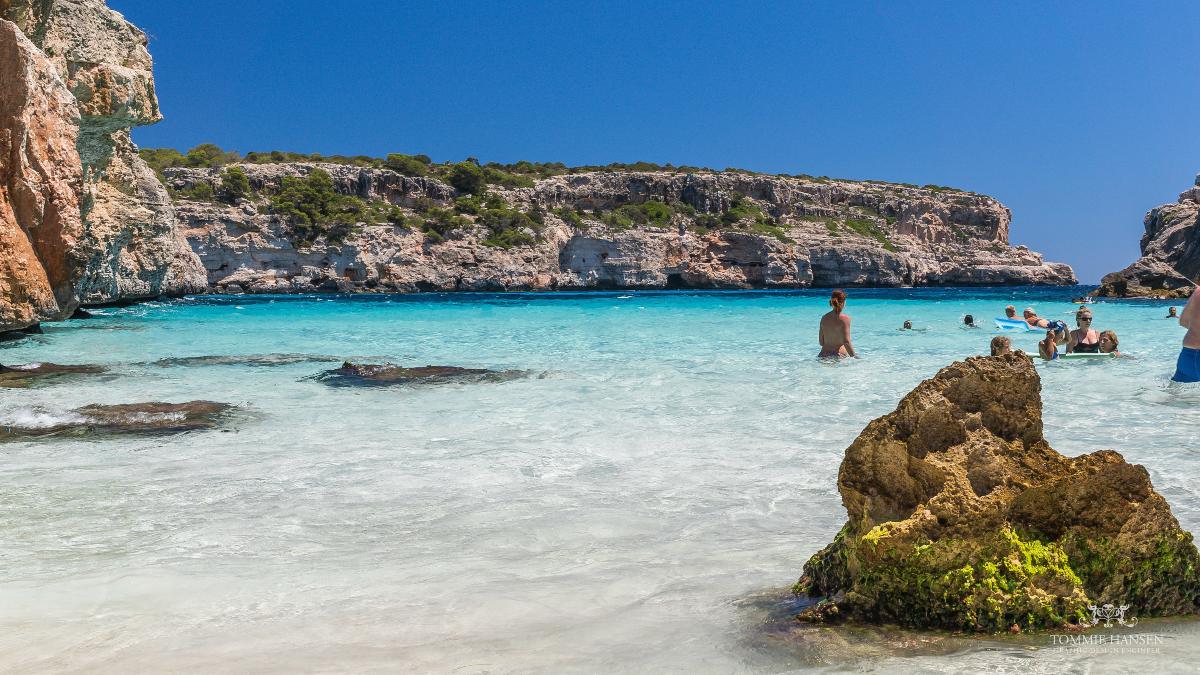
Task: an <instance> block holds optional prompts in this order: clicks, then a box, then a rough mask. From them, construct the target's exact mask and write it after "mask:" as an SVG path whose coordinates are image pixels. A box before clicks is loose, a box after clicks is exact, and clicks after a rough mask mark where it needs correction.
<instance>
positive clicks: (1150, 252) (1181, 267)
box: [1097, 176, 1200, 298]
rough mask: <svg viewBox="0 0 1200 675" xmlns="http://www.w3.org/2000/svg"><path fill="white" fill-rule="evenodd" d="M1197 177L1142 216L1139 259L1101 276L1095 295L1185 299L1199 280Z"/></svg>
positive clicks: (1199, 185) (1199, 199)
mask: <svg viewBox="0 0 1200 675" xmlns="http://www.w3.org/2000/svg"><path fill="white" fill-rule="evenodd" d="M1198 225H1200V176H1196V182H1195V185H1194V186H1193V187H1191V188H1189V189H1188V190H1185V191H1184V192H1183V193H1182V194H1180V195H1179V199H1178V201H1176V202H1175V203H1174V204H1164V205H1162V206H1159V207H1157V208H1154V209H1150V212H1149V213H1147V214H1146V219H1145V227H1146V233H1145V234H1143V235H1142V243H1141V246H1142V257H1141V258H1139V259H1137V260H1136V261H1135V262H1134V263H1133V264H1132V265H1130V266H1129V267H1126V268H1125V269H1123V270H1121V271H1120V272H1113V273H1112V274H1107V275H1105V277H1104V279H1102V280H1101V281H1100V289H1099V290H1098V291H1097V295H1103V296H1109V297H1159V298H1186V297H1188V295H1189V294H1190V293H1191V292H1192V288H1193V287H1194V283H1193V281H1192V280H1193V279H1197V278H1200V227H1198Z"/></svg>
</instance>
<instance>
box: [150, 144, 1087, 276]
mask: <svg viewBox="0 0 1200 675" xmlns="http://www.w3.org/2000/svg"><path fill="white" fill-rule="evenodd" d="M239 168H241V169H242V170H243V171H244V172H245V173H246V175H247V176H248V178H249V183H250V186H251V188H252V190H253V193H252V194H251V195H250V196H249V198H247V199H242V200H238V201H237V203H236V205H234V204H223V203H218V202H215V201H211V200H210V201H197V200H194V199H181V200H179V201H177V202H176V212H177V215H178V218H179V221H180V226H181V227H182V228H183V230H184V232H185V233H186V236H187V239H188V241H189V242H191V244H192V247H193V249H194V250H195V251H196V252H197V253H198V254H199V255H200V258H201V260H202V261H203V263H204V266H205V269H206V270H207V272H208V284H209V288H210V289H212V290H213V291H215V292H223V291H232V292H242V291H244V292H311V291H320V290H339V291H356V290H374V291H417V290H447V291H449V290H531V289H581V288H799V287H807V286H908V285H912V286H918V285H1002V284H1071V283H1074V282H1075V276H1074V274H1073V273H1072V271H1071V268H1070V267H1068V266H1067V265H1063V264H1059V263H1046V262H1044V261H1043V260H1042V257H1041V256H1040V255H1038V254H1037V253H1034V252H1032V251H1029V250H1028V249H1026V248H1025V247H1015V248H1014V247H1011V246H1010V245H1009V244H1008V227H1009V221H1010V218H1011V216H1010V213H1009V211H1008V209H1007V208H1005V207H1004V206H1003V205H1002V204H1000V203H999V202H997V201H996V200H995V199H992V198H991V197H987V196H984V195H978V194H973V193H968V192H961V191H955V190H949V189H942V188H936V189H935V188H917V187H910V186H902V185H896V184H888V183H872V182H853V181H840V180H828V179H808V178H798V177H785V176H770V175H762V174H750V173H744V172H733V171H726V172H695V173H682V172H672V171H653V172H635V171H602V172H591V173H574V174H566V175H557V176H551V177H548V178H541V179H538V180H536V181H534V183H533V186H532V187H517V188H501V187H495V186H490V187H489V194H491V195H493V196H494V198H498V199H499V200H501V201H502V202H503V208H511V209H514V210H516V211H519V212H522V213H526V214H531V215H533V214H536V215H537V217H538V219H539V223H538V224H537V225H536V226H533V227H528V228H526V230H525V231H524V232H523V235H522V236H523V237H524V239H523V240H522V241H521V243H519V244H517V245H508V247H502V246H496V245H488V243H487V241H488V237H487V235H488V231H487V229H486V228H484V227H482V226H481V224H480V222H481V221H480V219H479V218H478V217H475V216H472V215H470V212H469V210H467V211H460V213H463V214H464V215H463V216H462V218H461V220H462V223H461V224H460V225H459V226H457V227H455V228H454V229H453V231H451V232H449V233H448V236H445V237H440V236H439V237H436V238H431V237H429V236H427V234H426V232H423V231H422V229H421V228H420V227H418V226H414V225H412V224H411V223H412V222H417V223H419V222H420V221H421V218H422V214H423V213H428V212H430V210H431V209H432V210H434V211H436V210H437V209H438V208H442V207H452V208H453V207H456V202H455V201H454V199H455V198H456V197H462V196H463V195H462V194H460V193H458V192H456V191H455V190H454V189H453V188H451V187H450V186H449V185H447V184H445V183H443V182H441V181H440V180H437V179H435V178H430V177H420V178H411V177H406V176H402V175H400V174H397V173H394V172H392V171H389V170H386V169H376V168H359V167H353V166H345V165H338V164H310V163H292V164H285V163H281V164H243V165H239ZM317 169H320V170H322V171H326V172H328V173H329V174H330V175H331V176H332V178H333V183H334V185H335V187H336V189H337V190H338V191H340V192H341V193H343V194H350V195H355V196H356V197H358V198H361V199H362V200H365V201H366V202H369V203H378V204H384V205H395V206H398V207H400V208H401V209H402V210H403V211H404V212H405V213H407V214H409V218H408V221H406V222H405V223H397V224H390V223H389V224H383V223H374V224H371V223H364V224H363V226H362V227H360V228H359V229H358V230H357V231H355V232H353V233H352V234H350V236H348V237H346V238H345V239H344V241H341V242H336V243H331V242H329V241H327V240H324V239H318V240H316V241H315V242H310V243H307V244H303V245H301V244H298V243H297V242H296V237H295V233H294V232H293V231H292V229H291V227H290V224H289V223H288V222H286V221H285V220H283V219H280V218H279V217H277V216H275V215H273V214H272V213H271V210H270V208H269V197H270V196H271V195H272V194H274V193H276V192H278V191H279V189H280V185H281V182H282V181H283V179H284V178H285V177H289V176H305V175H309V174H311V173H312V172H313V171H314V170H317ZM165 174H166V177H167V183H168V185H169V186H170V187H171V189H172V190H173V191H174V193H175V194H177V195H189V194H196V193H197V189H196V188H197V187H198V186H202V187H203V188H204V189H203V190H202V193H203V194H213V193H214V192H216V193H219V192H220V190H221V182H222V178H221V176H222V171H221V170H220V169H182V168H174V169H167V170H166V172H165ZM650 202H657V203H659V204H663V205H666V206H667V207H670V208H665V209H664V211H665V212H667V213H669V214H670V215H669V217H666V216H664V217H663V218H662V219H661V220H660V221H658V222H654V223H641V224H638V223H632V224H631V223H622V222H620V221H619V220H614V219H612V218H609V217H608V216H609V215H610V214H612V213H614V212H617V211H619V209H621V208H622V207H626V206H628V205H645V204H647V203H650Z"/></svg>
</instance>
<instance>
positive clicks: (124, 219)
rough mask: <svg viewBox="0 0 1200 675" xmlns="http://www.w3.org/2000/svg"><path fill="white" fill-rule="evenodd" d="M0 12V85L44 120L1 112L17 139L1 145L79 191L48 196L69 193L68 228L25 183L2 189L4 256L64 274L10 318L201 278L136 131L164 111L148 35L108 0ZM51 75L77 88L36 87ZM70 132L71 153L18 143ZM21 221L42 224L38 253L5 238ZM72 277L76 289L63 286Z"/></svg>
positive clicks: (44, 314) (43, 1)
mask: <svg viewBox="0 0 1200 675" xmlns="http://www.w3.org/2000/svg"><path fill="white" fill-rule="evenodd" d="M0 17H3V19H6V20H7V21H4V24H5V26H6V30H5V32H4V33H3V34H2V35H0V39H2V40H3V44H2V45H0V48H2V49H3V52H4V54H5V57H4V58H5V63H4V64H3V66H2V68H3V73H4V79H3V80H2V81H0V91H3V92H4V101H5V103H6V104H7V105H16V106H24V107H25V108H26V109H28V114H27V115H26V117H27V118H36V119H37V120H40V122H38V123H36V124H24V125H23V126H22V123H20V122H15V123H14V122H13V121H12V120H13V118H11V117H8V118H6V119H5V120H4V121H3V122H0V124H3V125H4V126H5V127H6V128H7V131H8V135H7V137H6V138H7V139H8V140H7V142H6V145H8V146H11V148H16V150H12V149H9V148H5V149H6V150H8V151H9V152H10V153H12V152H15V153H16V154H15V155H13V156H14V157H16V158H17V160H18V162H24V163H26V164H28V165H30V166H33V165H37V166H39V167H40V168H39V169H38V170H40V171H41V172H43V173H45V174H51V173H61V174H63V175H68V174H70V178H69V179H68V180H67V182H66V183H61V185H66V184H67V183H70V184H71V185H72V186H73V187H72V189H71V192H73V197H70V198H69V197H67V196H66V195H65V193H64V192H63V190H59V191H58V192H57V193H56V194H55V199H51V200H49V201H48V203H53V204H55V205H56V206H55V211H54V213H58V212H59V211H61V210H63V209H65V208H66V207H65V206H63V207H62V208H59V207H58V206H57V205H65V204H67V203H68V202H70V201H72V200H73V201H74V203H75V208H76V210H77V211H78V215H76V216H73V217H71V218H69V223H68V227H67V230H66V231H64V232H62V233H61V234H55V232H54V230H55V229H62V228H61V226H60V225H58V224H57V223H56V222H54V221H51V223H50V225H49V226H47V223H46V222H45V220H46V218H47V217H48V216H47V214H46V213H45V212H44V211H39V210H36V209H34V210H30V209H28V208H15V207H14V204H15V202H14V201H12V200H15V199H18V198H20V196H19V194H18V192H19V190H14V189H13V188H11V186H10V189H9V192H8V194H6V195H5V196H4V197H3V200H2V201H4V202H6V205H5V207H4V208H7V209H8V210H11V211H12V212H13V213H14V217H13V220H12V221H11V222H10V223H8V224H6V229H8V233H7V234H6V235H4V239H3V240H0V242H5V243H0V245H2V246H5V248H4V250H3V251H0V254H2V257H3V259H4V260H6V261H8V262H7V264H8V265H10V266H16V267H21V268H23V269H26V270H34V268H36V267H41V268H42V271H41V272H40V273H38V272H36V271H31V272H30V274H31V275H32V276H34V277H37V276H45V277H46V278H47V279H48V280H50V281H49V283H50V284H51V285H55V284H57V293H56V297H57V302H56V305H57V306H56V307H55V308H49V307H47V306H46V304H45V302H38V303H33V304H37V305H38V306H39V307H41V309H39V310H37V311H23V312H11V313H10V314H12V319H11V321H9V322H8V323H6V324H5V326H6V327H9V328H11V327H15V326H17V325H21V324H25V325H27V324H29V323H34V322H36V321H38V320H43V319H51V318H58V317H60V316H61V315H62V314H63V313H65V312H69V311H70V308H71V307H72V306H73V305H75V304H78V303H82V304H99V303H108V302H119V301H123V300H132V299H138V298H146V297H154V296H157V295H161V294H178V293H184V292H188V291H195V290H202V289H203V287H204V277H203V272H202V269H201V267H200V264H199V260H198V259H197V258H196V257H195V255H194V254H193V253H192V252H191V250H190V248H189V247H188V246H187V244H186V242H185V241H184V240H183V239H182V238H181V237H180V236H179V235H178V233H177V231H176V229H175V216H174V210H173V208H172V206H171V202H170V199H169V197H168V195H167V193H166V191H165V190H164V189H163V187H162V185H161V184H160V183H159V182H158V181H157V180H156V178H155V176H154V173H153V171H151V170H150V169H149V167H147V166H146V164H145V162H144V161H142V159H141V158H140V157H138V155H137V148H136V147H135V146H134V144H133V142H132V140H131V138H130V129H131V128H132V127H133V126H137V125H141V124H152V123H154V122H156V121H158V120H159V119H161V115H160V113H159V110H158V100H157V98H156V97H155V94H154V82H153V77H152V74H151V59H150V54H149V52H148V51H147V50H146V36H145V35H144V34H143V33H142V32H141V31H140V30H138V29H137V28H136V27H134V26H132V25H131V24H129V23H128V22H126V21H125V20H124V18H123V17H122V16H121V15H120V14H118V13H116V12H114V11H112V10H111V9H109V8H108V7H106V6H105V5H104V3H103V1H102V0H0ZM10 22H11V23H10ZM18 36H20V37H18ZM18 43H20V45H23V46H18ZM27 45H32V46H34V47H35V48H36V49H35V51H36V52H37V56H38V59H37V60H39V62H40V64H39V66H38V67H37V69H35V70H30V69H28V68H22V67H21V66H20V64H21V63H22V62H23V61H24V62H28V61H29V60H30V58H32V57H30V56H29V53H28V49H25V48H24V46H27ZM50 77H52V78H53V79H55V80H57V85H58V90H59V92H60V93H61V92H63V91H65V92H67V93H68V95H69V96H73V98H74V100H73V101H67V100H61V101H56V102H55V103H61V104H62V105H61V106H57V107H56V106H55V105H49V104H48V103H46V102H45V101H42V100H38V99H36V98H31V97H30V96H31V94H32V93H33V91H32V90H33V89H35V87H34V86H33V85H34V84H35V83H37V82H48V80H47V78H50ZM48 88H49V85H48V84H46V85H43V89H48ZM43 98H44V97H43ZM60 98H61V97H60ZM10 102H11V103H10ZM68 104H69V105H68ZM68 127H74V128H71V129H68ZM36 134H43V135H44V134H50V135H52V136H53V138H51V137H50V136H46V137H39V136H38V135H36ZM65 134H70V135H71V137H72V138H73V141H74V146H75V148H74V153H70V154H69V156H68V154H67V153H61V152H60V153H58V154H57V155H56V156H55V157H54V158H53V162H54V164H53V166H51V165H50V164H45V163H41V162H36V161H34V160H32V159H30V158H29V156H28V153H26V154H25V155H22V153H23V152H24V151H23V150H21V148H29V147H31V146H36V145H42V146H45V145H48V144H50V143H57V142H60V141H61V139H62V138H64V137H65V136H64V135H65ZM17 167H18V163H17V162H14V163H13V164H12V165H11V167H6V172H7V173H14V172H15V171H13V169H16V168H17ZM24 173H25V175H28V173H29V172H27V171H26V172H24ZM76 176H81V177H82V179H81V180H80V179H78V178H76ZM41 192H42V193H43V194H48V193H46V192H45V190H44V189H42V190H41ZM51 215H53V214H51ZM80 219H81V220H82V227H81V228H79V229H76V230H71V227H70V224H73V223H74V222H77V221H79V220H80ZM17 229H20V230H22V231H24V232H34V231H36V232H37V233H38V234H37V238H38V239H39V240H40V241H41V244H40V247H38V246H34V247H33V250H34V252H36V253H38V254H39V255H37V256H31V255H30V252H29V251H28V250H26V249H22V248H20V247H19V246H11V247H10V245H9V244H8V243H7V241H9V240H11V239H13V237H12V234H13V233H15V232H16V230H17ZM67 280H69V283H70V286H71V289H72V292H71V293H67V292H66V291H65V290H64V289H65V285H64V284H66V283H67ZM37 288H38V286H37V285H36V284H35V285H31V286H26V285H24V284H22V285H20V286H18V285H16V284H13V285H12V286H11V287H10V288H9V289H8V290H7V291H5V299H6V300H7V298H8V297H9V296H10V295H11V297H13V299H14V300H13V304H30V303H28V302H27V301H26V300H25V299H24V298H25V296H30V297H33V296H34V295H36V294H37V293H38V291H37V290H36V289H37ZM18 315H19V316H18Z"/></svg>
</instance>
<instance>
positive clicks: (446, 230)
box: [421, 206, 468, 243]
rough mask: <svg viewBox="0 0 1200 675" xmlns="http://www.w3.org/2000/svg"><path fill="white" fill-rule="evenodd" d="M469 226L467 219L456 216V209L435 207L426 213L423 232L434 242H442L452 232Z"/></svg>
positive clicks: (422, 226) (422, 225)
mask: <svg viewBox="0 0 1200 675" xmlns="http://www.w3.org/2000/svg"><path fill="white" fill-rule="evenodd" d="M467 225H468V222H467V219H466V218H463V217H462V216H460V215H458V214H456V213H455V212H454V209H447V208H441V207H437V206H435V207H433V208H431V209H429V210H427V211H425V214H424V218H423V220H422V223H421V231H422V232H424V233H425V237H426V238H427V239H429V240H431V241H433V242H435V243H436V242H442V241H445V240H446V237H447V236H449V235H450V233H451V232H453V231H454V230H457V229H461V228H464V227H466V226H467Z"/></svg>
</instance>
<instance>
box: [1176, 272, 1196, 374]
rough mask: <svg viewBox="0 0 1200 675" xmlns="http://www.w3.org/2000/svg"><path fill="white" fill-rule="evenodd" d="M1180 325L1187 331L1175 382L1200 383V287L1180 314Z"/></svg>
mask: <svg viewBox="0 0 1200 675" xmlns="http://www.w3.org/2000/svg"><path fill="white" fill-rule="evenodd" d="M1179 325H1180V326H1183V327H1184V328H1186V329H1187V334H1185V335H1184V336H1183V349H1181V350H1180V351H1179V360H1178V361H1177V362H1176V364H1175V374H1174V375H1172V376H1171V379H1172V380H1174V381H1175V382H1200V286H1197V287H1196V288H1195V289H1194V290H1193V291H1192V297H1190V298H1188V303H1187V304H1186V305H1184V307H1183V311H1182V312H1180V313H1179Z"/></svg>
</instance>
